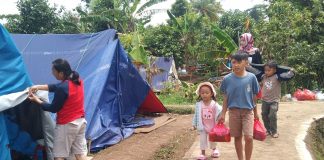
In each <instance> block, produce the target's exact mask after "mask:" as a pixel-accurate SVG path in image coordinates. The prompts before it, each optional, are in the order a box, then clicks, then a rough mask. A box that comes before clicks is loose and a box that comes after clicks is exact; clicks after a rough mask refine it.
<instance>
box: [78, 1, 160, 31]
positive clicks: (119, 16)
mask: <svg viewBox="0 0 324 160" xmlns="http://www.w3.org/2000/svg"><path fill="white" fill-rule="evenodd" d="M163 1H165V0H149V1H147V2H146V3H144V4H143V5H140V0H92V1H91V2H90V3H89V9H90V11H89V12H87V11H84V10H83V11H79V12H82V13H85V14H83V15H82V16H81V21H83V22H87V23H90V26H91V27H90V28H91V29H92V31H101V30H104V29H109V28H114V29H116V30H118V32H122V33H126V32H133V31H135V30H136V28H137V24H145V23H148V22H149V20H150V17H151V15H152V14H154V13H156V12H159V11H160V10H155V11H154V10H153V11H151V12H146V11H145V9H147V8H148V7H150V6H152V5H154V4H157V3H160V2H163Z"/></svg>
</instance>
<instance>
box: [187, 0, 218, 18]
mask: <svg viewBox="0 0 324 160" xmlns="http://www.w3.org/2000/svg"><path fill="white" fill-rule="evenodd" d="M190 1H191V3H192V7H193V9H194V11H196V12H198V13H200V14H201V15H203V16H205V17H209V18H210V19H211V20H212V21H216V20H217V19H218V16H219V14H221V13H223V12H224V10H223V8H222V6H221V4H220V2H216V0H190Z"/></svg>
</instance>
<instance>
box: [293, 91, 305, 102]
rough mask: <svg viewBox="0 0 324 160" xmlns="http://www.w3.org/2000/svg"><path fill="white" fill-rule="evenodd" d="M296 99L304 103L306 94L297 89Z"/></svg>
mask: <svg viewBox="0 0 324 160" xmlns="http://www.w3.org/2000/svg"><path fill="white" fill-rule="evenodd" d="M294 97H296V98H297V100H298V101H302V100H304V99H303V98H304V97H305V96H304V92H303V91H302V90H300V89H297V91H296V92H295V93H294Z"/></svg>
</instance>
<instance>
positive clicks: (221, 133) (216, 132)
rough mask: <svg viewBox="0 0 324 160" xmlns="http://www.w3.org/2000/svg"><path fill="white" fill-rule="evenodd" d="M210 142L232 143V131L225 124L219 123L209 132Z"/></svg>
mask: <svg viewBox="0 0 324 160" xmlns="http://www.w3.org/2000/svg"><path fill="white" fill-rule="evenodd" d="M209 141H211V142H230V141H231V135H230V130H229V128H227V127H226V126H225V124H224V123H219V124H216V125H215V126H214V128H213V129H212V130H211V131H210V132H209Z"/></svg>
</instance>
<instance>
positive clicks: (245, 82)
mask: <svg viewBox="0 0 324 160" xmlns="http://www.w3.org/2000/svg"><path fill="white" fill-rule="evenodd" d="M248 57H249V56H248V54H246V53H236V54H233V55H232V56H231V63H232V69H233V72H232V73H230V74H228V75H226V76H225V77H224V80H223V81H222V84H221V87H220V89H221V92H222V93H223V96H224V100H223V112H222V114H221V117H220V119H219V122H221V123H222V122H224V121H225V115H226V112H227V110H229V128H230V133H231V136H232V137H234V143H235V149H236V154H237V157H238V159H239V160H243V143H242V138H243V135H244V141H245V159H246V160H250V159H251V156H252V150H253V125H254V119H259V117H258V114H257V107H256V94H257V93H258V92H259V90H260V87H259V84H258V81H257V78H256V77H255V75H254V74H252V73H250V72H247V71H246V66H247V65H248V64H249V62H248ZM242 132H243V135H242Z"/></svg>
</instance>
